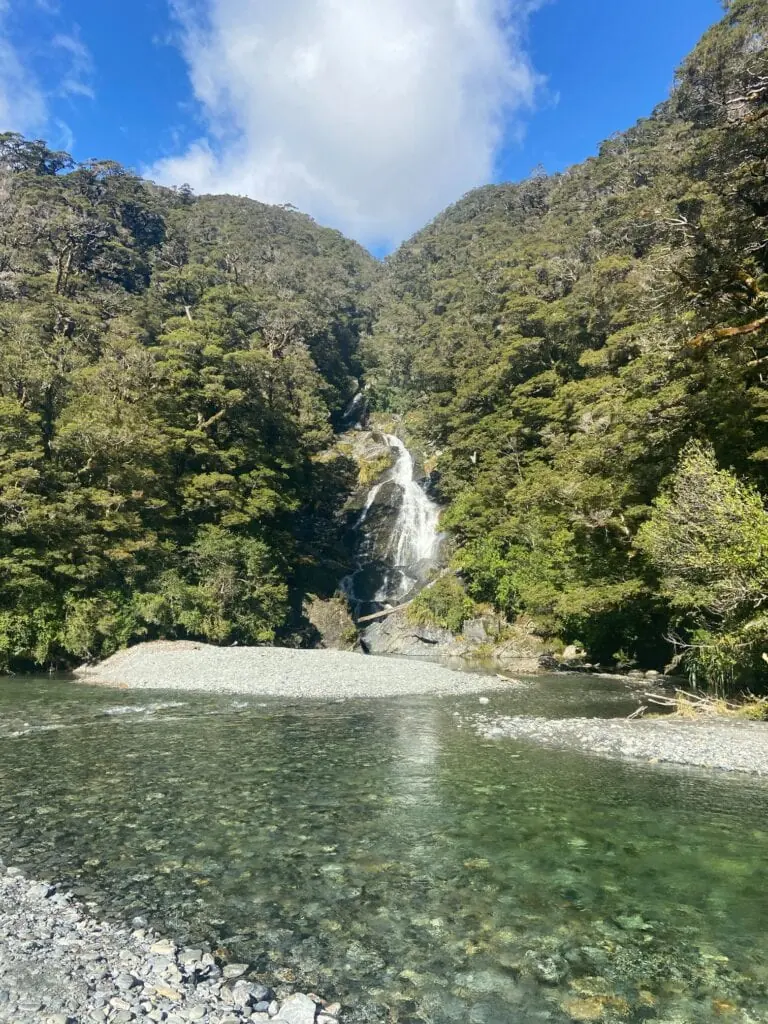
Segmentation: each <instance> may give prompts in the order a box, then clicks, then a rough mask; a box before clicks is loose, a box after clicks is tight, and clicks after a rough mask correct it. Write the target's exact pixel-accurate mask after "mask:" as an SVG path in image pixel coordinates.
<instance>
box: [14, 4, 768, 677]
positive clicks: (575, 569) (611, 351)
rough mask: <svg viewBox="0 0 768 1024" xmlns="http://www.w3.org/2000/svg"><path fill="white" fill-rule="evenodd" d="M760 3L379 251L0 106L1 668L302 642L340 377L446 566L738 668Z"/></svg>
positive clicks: (757, 579) (646, 645)
mask: <svg viewBox="0 0 768 1024" xmlns="http://www.w3.org/2000/svg"><path fill="white" fill-rule="evenodd" d="M767 25H768V0H732V2H731V3H730V4H729V5H728V6H727V10H726V15H725V17H724V19H723V21H722V22H721V23H720V24H719V25H717V26H715V27H714V28H713V29H712V30H711V31H710V32H709V33H708V34H707V35H706V36H705V37H704V39H703V40H702V42H701V43H700V44H699V46H698V47H697V49H696V50H695V51H694V53H693V54H692V55H691V57H690V58H689V59H688V60H687V61H686V63H685V64H684V66H683V67H682V69H681V70H680V72H679V75H678V79H677V83H676V86H675V89H674V91H673V93H672V95H671V97H670V98H669V99H668V100H667V101H666V102H665V103H663V104H662V105H661V106H660V107H658V108H657V110H656V111H655V112H654V113H653V114H652V116H650V117H649V118H648V119H647V120H644V121H641V122H640V123H639V124H637V125H636V126H635V127H634V128H632V129H631V130H629V131H627V132H625V133H623V134H620V135H617V136H615V137H614V138H612V139H610V140H609V141H607V142H606V143H605V144H604V145H603V146H602V148H601V149H600V153H599V155H598V156H597V157H595V158H594V159H591V160H589V161H587V162H586V163H584V164H582V165H580V166H578V167H574V168H572V169H571V170H569V171H568V172H567V173H564V174H560V175H556V176H552V177H547V176H546V175H544V174H540V175H534V176H532V177H531V178H530V179H528V180H527V181H525V182H523V183H521V184H516V185H512V184H510V185H498V186H487V187H485V188H481V189H478V190H476V191H474V192H472V193H470V194H469V195H467V196H465V197H464V198H463V199H462V200H461V201H460V202H458V203H457V204H456V205H455V206H453V207H451V208H450V209H448V210H447V211H445V213H443V214H442V215H441V216H439V217H438V218H437V219H436V220H435V221H434V222H433V223H432V224H431V225H429V226H428V227H427V228H425V229H424V230H423V231H422V232H420V233H419V234H418V235H416V236H415V238H413V239H412V240H411V241H410V242H408V243H406V244H405V245H404V246H403V247H402V248H401V249H400V250H399V251H398V252H397V253H396V254H395V255H394V256H393V257H391V258H390V259H389V260H388V261H387V263H386V264H385V265H384V267H381V265H380V264H378V263H377V262H376V261H374V260H373V259H372V258H371V257H370V256H369V255H368V254H367V253H366V252H365V251H364V250H363V249H362V248H361V247H359V246H358V245H356V244H355V243H353V242H350V241H347V240H346V239H344V238H343V237H342V236H341V235H339V234H338V233H337V232H334V231H330V230H326V229H322V228H320V227H318V226H317V225H316V224H315V223H314V222H313V221H311V220H310V219H309V218H308V217H305V216H303V215H301V214H300V213H298V212H296V211H295V210H293V209H292V208H277V207H267V206H264V205H262V204H259V203H256V202H253V201H251V200H247V199H237V198H233V197H231V196H230V197H228V196H218V197H217V196H203V197H195V196H194V195H193V194H192V193H191V192H190V191H189V190H188V189H186V188H181V189H177V190H169V189H163V188H159V187H157V186H155V185H153V184H151V183H148V182H145V181H142V180H141V179H140V178H138V177H136V176H134V175H133V174H131V173H129V172H128V171H126V170H125V169H123V168H121V167H120V166H118V165H116V164H114V163H110V162H91V163H86V164H82V165H78V166H75V165H74V164H73V163H72V161H71V160H70V158H69V157H68V156H67V155H66V154H61V153H54V152H51V151H50V150H49V149H47V147H46V146H45V144H44V143H41V142H31V141H27V140H24V139H23V138H21V137H20V136H17V135H12V134H6V135H3V136H0V667H7V666H9V665H19V666H23V665H29V664H32V663H36V664H66V663H67V662H71V661H75V660H78V659H84V658H92V657H96V656H101V655H104V654H107V653H109V652H110V651H112V650H114V649H115V648H116V647H118V646H120V645H123V644H125V643H128V642H131V641H136V640H139V639H142V638H155V637H192V638H198V639H203V640H209V641H212V642H216V643H235V642H238V643H261V642H273V641H276V642H282V643H301V642H307V640H308V639H309V634H308V633H307V630H306V627H307V623H306V622H305V621H303V620H302V614H301V608H302V600H303V597H304V596H305V595H306V594H308V593H314V594H321V595H328V594H331V593H333V591H334V589H335V587H336V585H337V583H338V581H339V580H340V578H341V577H342V576H343V575H344V574H345V572H346V570H347V569H348V558H349V555H348V554H347V553H346V552H345V546H344V543H343V525H344V517H343V516H342V515H340V510H341V509H342V507H343V505H344V502H345V499H346V498H347V496H348V494H349V493H350V491H351V489H352V488H353V487H354V485H355V482H356V479H357V467H356V466H355V464H354V463H353V462H352V460H351V459H349V458H348V457H345V456H344V455H343V454H342V453H341V452H340V450H339V449H338V448H335V447H334V445H333V441H334V430H335V428H336V427H338V426H339V425H340V424H341V420H342V411H343V409H344V407H345V406H346V405H347V403H348V402H349V400H350V398H351V397H352V395H353V394H354V393H355V390H356V389H357V387H358V381H359V380H360V378H361V377H364V378H365V381H366V388H367V394H368V396H369V398H370V402H371V403H372V404H373V405H374V407H377V408H379V409H380V410H394V411H397V412H401V413H403V414H404V415H405V424H406V427H407V430H408V431H409V433H410V435H411V436H412V437H413V438H415V439H416V440H417V441H418V442H419V444H420V445H421V447H422V448H423V449H424V452H425V454H426V456H427V465H428V467H429V468H430V469H434V475H433V479H434V480H435V483H436V490H437V494H438V496H439V497H440V498H441V499H442V500H443V501H444V503H445V504H446V511H445V514H444V516H443V525H444V527H445V528H446V529H447V530H448V531H449V532H450V533H451V534H452V536H453V538H454V542H455V551H456V553H455V556H454V567H455V568H456V569H457V570H458V571H459V573H460V574H461V576H462V578H463V580H464V581H465V585H466V588H467V590H468V591H469V593H470V595H471V596H472V597H473V598H475V599H476V600H477V601H481V602H488V603H490V604H492V605H494V606H495V607H496V608H497V609H499V610H501V611H503V612H504V613H505V614H506V615H507V616H508V617H510V618H514V617H515V616H517V615H520V614H524V615H525V616H526V617H527V619H529V620H532V621H533V622H534V623H535V625H536V628H537V629H538V631H539V632H540V633H541V634H542V635H543V636H546V637H549V638H551V639H552V640H553V641H554V642H556V643H557V642H561V643H572V642H576V641H578V642H579V643H581V644H583V645H585V646H586V648H587V650H588V652H589V655H590V656H591V657H592V658H593V659H599V660H601V661H605V660H618V661H623V662H626V663H629V664H631V663H635V664H640V665H643V666H645V667H648V666H651V665H661V664H663V663H664V662H665V661H667V660H668V659H669V657H670V656H671V655H673V654H675V653H676V654H677V655H679V656H681V657H682V658H684V662H685V665H686V667H687V669H688V671H689V672H690V673H691V674H692V676H693V677H694V679H696V680H698V681H705V682H707V683H708V684H709V685H713V686H716V687H719V688H723V689H725V688H730V687H742V686H745V685H750V686H757V685H764V684H765V682H766V670H767V666H766V661H765V659H764V658H763V655H764V654H765V653H766V645H767V640H768V611H766V607H765V603H766V599H767V598H768V519H767V517H766V512H765V505H764V500H765V495H766V490H767V489H768V480H766V466H768V398H767V394H766V388H765V384H764V379H765V375H766V374H768V185H767V184H766V181H767V180H768V38H767V37H766V26H767ZM455 589H456V593H457V595H458V596H457V598H456V599H457V600H460V601H466V595H464V594H463V592H462V590H461V588H455Z"/></svg>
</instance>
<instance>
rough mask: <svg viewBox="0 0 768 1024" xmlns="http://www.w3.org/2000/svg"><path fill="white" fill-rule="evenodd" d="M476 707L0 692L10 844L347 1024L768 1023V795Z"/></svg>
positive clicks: (559, 693) (569, 696) (503, 705)
mask: <svg viewBox="0 0 768 1024" xmlns="http://www.w3.org/2000/svg"><path fill="white" fill-rule="evenodd" d="M590 687H591V689H590V690H589V691H588V692H587V695H586V698H585V697H584V690H583V689H582V690H581V700H582V712H581V713H589V712H587V709H592V710H595V709H597V708H598V707H600V708H601V709H602V712H603V713H604V714H613V713H616V714H621V713H626V710H625V705H624V696H623V694H621V693H620V692H619V691H617V689H616V687H615V686H611V685H609V684H607V683H606V684H605V685H603V684H602V682H601V681H594V684H593V683H592V682H591V683H590ZM491 699H492V703H493V705H494V707H495V709H497V710H500V711H502V712H507V711H513V712H516V713H520V712H521V711H523V710H524V711H525V712H527V713H550V714H556V713H562V709H563V708H565V712H564V713H566V714H573V713H574V711H575V710H576V709H575V703H576V702H577V701H578V699H579V690H578V689H577V688H575V687H574V686H573V685H572V684H569V683H568V682H567V681H563V680H559V681H555V680H550V681H549V682H548V683H547V684H545V683H542V682H537V683H534V684H531V686H529V687H528V688H526V689H525V690H524V691H521V692H520V693H516V694H515V693H512V694H510V695H506V694H504V695H498V694H494V695H492V698H491ZM585 704H586V707H585V706H584V705H585ZM477 710H478V706H477V696H474V697H462V698H456V697H442V698H428V697H422V698H413V699H408V700H403V699H400V700H398V701H370V702H366V701H349V702H346V703H343V704H334V703H327V704H297V705H295V706H289V707H286V706H282V707H281V706H278V705H276V704H275V703H271V702H260V701H257V700H236V699H233V698H232V697H221V696H207V695H197V694H195V695H193V694H189V695H188V694H183V695H181V696H180V695H179V694H178V693H175V694H172V695H164V694H159V693H156V692H155V693H151V694H148V693H146V692H144V693H143V694H138V693H135V692H134V693H128V692H121V691H106V690H99V689H89V688H84V687H78V686H76V685H74V684H70V683H63V682H62V683H57V682H50V681H47V680H23V681H17V682H10V683H3V684H2V685H0V736H2V742H0V847H1V848H2V852H3V856H4V857H5V858H6V860H12V861H14V862H15V863H19V864H21V865H22V866H25V867H26V868H27V869H28V870H29V871H30V873H33V874H37V875H47V876H51V877H56V878H58V879H61V880H63V881H65V882H67V883H68V884H71V885H73V886H74V887H75V888H76V890H77V891H78V892H79V894H80V895H81V896H82V897H83V898H84V899H88V900H92V901H93V902H94V903H95V904H97V905H98V908H99V913H101V914H111V915H113V916H118V917H121V918H124V917H126V916H132V915H134V914H136V913H142V914H146V915H147V916H149V917H150V919H151V920H152V922H153V924H154V925H155V926H157V927H158V928H160V929H161V930H164V931H167V932H171V933H173V934H175V935H176V936H177V937H178V938H179V939H181V940H182V941H186V942H194V941H201V940H205V941H208V942H210V943H211V944H212V946H214V947H219V948H222V949H225V950H226V951H227V952H228V954H229V955H230V956H232V957H235V958H237V959H241V958H242V959H246V960H248V961H250V962H251V963H253V964H255V965H256V967H257V968H258V969H259V970H261V971H263V972H265V973H266V974H269V975H270V977H277V978H278V979H281V980H282V981H284V982H285V983H286V984H289V985H293V984H297V985H300V986H303V987H305V990H306V988H309V989H316V990H319V991H321V992H322V993H324V994H326V995H328V996H336V995H338V996H340V997H341V998H342V1000H343V1001H344V1002H345V1003H346V1004H347V1005H351V1004H354V1009H352V1010H351V1011H350V1012H348V1013H347V1014H346V1015H345V1016H346V1019H347V1020H349V1021H353V1022H354V1021H362V1020H392V1021H422V1020H423V1021H429V1022H434V1024H447V1022H453V1021H456V1022H459V1021H462V1022H463V1021H470V1022H471V1024H509V1022H512V1021H515V1022H523V1024H526V1022H529V1021H530V1022H533V1021H551V1022H555V1024H557V1022H565V1021H573V1020H604V1021H640V1020H652V1019H656V1020H659V1021H666V1022H668V1024H670V1022H677V1024H679V1022H687V1021H704V1022H708V1021H716V1020H717V1021H721V1020H723V1019H727V1020H738V1021H743V1022H745V1024H746V1022H747V1021H765V1020H768V995H767V993H766V983H767V982H768V965H766V960H765V955H764V951H765V948H766V939H768V915H767V914H766V871H765V863H766V853H768V825H767V824H766V822H768V787H766V786H765V785H762V784H759V783H756V782H752V781H749V780H745V779H734V778H731V777H726V776H722V777H711V778H707V777H704V776H702V775H701V774H694V773H685V772H672V771H659V770H654V769H652V768H650V767H642V766H632V765H627V764H621V763H612V762H609V761H600V760H597V759H591V758H589V757H585V756H582V755H578V754H573V753H561V752H554V751H544V750H540V749H538V748H536V747H535V746H531V745H525V744H522V743H516V742H513V741H502V742H498V741H497V742H494V741H487V740H483V739H480V738H478V737H477V736H476V735H475V733H474V732H473V731H472V729H471V728H470V727H469V724H468V720H470V719H471V716H472V714H473V713H474V712H476V711H477ZM457 711H458V712H459V719H458V720H460V721H462V722H463V723H464V724H463V727H462V728H458V727H457V717H456V716H455V712H457ZM107 712H109V713H107Z"/></svg>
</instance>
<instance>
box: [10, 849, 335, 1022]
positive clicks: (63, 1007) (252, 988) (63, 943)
mask: <svg viewBox="0 0 768 1024" xmlns="http://www.w3.org/2000/svg"><path fill="white" fill-rule="evenodd" d="M248 972H249V966H248V965H247V964H226V965H224V966H223V967H222V966H220V965H219V964H218V963H217V961H216V960H215V958H214V956H213V955H212V954H211V953H210V952H208V951H206V950H204V949H200V948H197V949H191V948H179V947H178V946H177V945H176V944H175V943H174V942H172V941H171V940H169V939H165V938H161V937H160V936H158V935H156V934H155V933H154V932H152V931H151V930H149V929H147V927H146V923H145V922H144V921H143V920H142V919H138V918H137V919H136V920H135V921H134V922H133V927H132V928H121V927H119V926H116V925H113V924H109V923H107V922H100V921H97V920H96V919H95V918H93V917H92V916H91V915H90V914H89V913H88V911H87V909H86V908H85V907H83V906H82V905H81V904H80V903H78V902H77V900H75V899H74V898H73V897H72V896H71V895H70V894H68V893H66V892H61V891H59V890H58V889H57V888H56V886H54V885H51V884H49V883H47V882H33V881H29V880H28V879H27V878H26V877H25V876H24V874H23V873H22V872H21V871H19V870H18V869H17V868H14V867H9V868H6V867H4V866H3V865H2V862H1V861H0V1021H2V1022H3V1024H32V1022H35V1024H129V1022H131V1021H145V1022H147V1024H190V1022H198V1024H245V1022H248V1024H337V1018H338V1015H339V1012H340V1006H339V1005H338V1004H332V1005H328V1004H326V1003H325V1002H324V1001H323V1000H322V999H320V997H318V996H316V995H314V994H312V995H307V994H303V993H296V994H292V995H287V996H284V997H283V998H282V999H280V1000H278V998H277V997H276V993H275V992H274V991H273V990H272V989H271V988H269V987H268V986H267V985H264V984H261V983H260V982H258V981H255V980H252V979H251V978H249V973H248ZM280 994H282V993H280Z"/></svg>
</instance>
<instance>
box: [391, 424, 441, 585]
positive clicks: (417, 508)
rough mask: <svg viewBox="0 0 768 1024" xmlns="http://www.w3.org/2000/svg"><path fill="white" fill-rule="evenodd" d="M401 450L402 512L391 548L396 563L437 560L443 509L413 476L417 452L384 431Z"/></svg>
mask: <svg viewBox="0 0 768 1024" xmlns="http://www.w3.org/2000/svg"><path fill="white" fill-rule="evenodd" d="M384 437H385V439H386V442H387V444H388V445H389V447H390V448H393V449H394V450H395V451H396V452H397V461H396V462H395V465H394V467H393V469H392V480H393V482H394V483H395V484H397V486H398V487H399V488H400V490H401V491H402V492H403V498H402V503H401V505H400V514H399V515H398V517H397V520H396V521H395V523H394V526H393V529H392V537H391V541H390V548H389V551H390V553H391V555H392V561H393V564H394V565H395V566H396V567H403V568H408V567H413V566H417V565H418V564H419V562H425V561H430V562H431V561H434V559H435V556H436V555H437V549H438V546H439V544H440V536H439V534H438V532H437V524H438V521H439V519H440V509H439V508H438V506H437V505H436V504H435V502H434V501H432V499H431V498H430V497H429V495H428V494H427V492H426V491H425V490H424V488H423V487H421V486H420V485H419V484H418V482H417V481H416V480H414V478H413V456H412V455H411V453H410V452H409V451H408V449H407V448H406V447H405V445H404V444H403V442H402V441H401V440H400V438H399V437H395V436H394V434H385V435H384Z"/></svg>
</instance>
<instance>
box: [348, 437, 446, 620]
mask: <svg viewBox="0 0 768 1024" xmlns="http://www.w3.org/2000/svg"><path fill="white" fill-rule="evenodd" d="M383 437H384V440H385V442H386V444H387V446H388V447H389V448H390V449H391V450H392V451H393V453H394V455H395V461H394V464H393V466H392V468H391V469H390V470H388V471H387V472H386V473H385V475H384V476H383V477H382V478H381V479H379V480H378V481H377V482H376V483H375V484H374V485H373V486H372V487H371V489H370V490H369V492H368V494H367V496H366V500H365V503H364V505H363V508H362V510H361V511H360V514H359V516H358V518H357V520H356V522H355V523H354V524H353V527H352V528H353V530H354V531H355V533H356V549H357V570H356V571H355V572H354V573H353V574H352V575H351V576H348V577H347V578H346V579H345V580H343V581H342V587H343V590H344V592H345V593H346V594H347V596H348V597H349V599H350V600H351V601H352V602H353V604H354V605H355V606H356V608H357V610H358V613H367V612H370V611H372V610H377V609H378V608H381V607H386V606H387V605H393V604H398V603H399V602H401V601H403V600H404V599H405V598H407V597H409V596H411V595H412V594H414V593H415V592H416V591H417V590H418V589H420V587H421V586H423V585H424V583H425V582H426V581H427V579H428V577H429V573H430V571H431V569H432V568H434V566H435V565H436V564H437V559H438V556H439V552H440V543H441V539H442V538H441V535H440V533H439V532H438V523H439V519H440V508H439V506H438V505H437V504H436V503H435V502H434V501H433V500H432V499H431V498H430V497H429V495H428V494H427V492H426V491H425V490H424V487H423V486H422V485H421V484H420V482H419V481H418V480H416V479H415V476H414V462H413V456H412V455H411V453H410V451H409V450H408V449H407V448H406V446H405V445H404V444H403V442H402V441H401V440H400V438H399V437H396V436H395V435H394V434H384V435H383Z"/></svg>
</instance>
